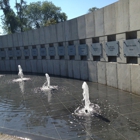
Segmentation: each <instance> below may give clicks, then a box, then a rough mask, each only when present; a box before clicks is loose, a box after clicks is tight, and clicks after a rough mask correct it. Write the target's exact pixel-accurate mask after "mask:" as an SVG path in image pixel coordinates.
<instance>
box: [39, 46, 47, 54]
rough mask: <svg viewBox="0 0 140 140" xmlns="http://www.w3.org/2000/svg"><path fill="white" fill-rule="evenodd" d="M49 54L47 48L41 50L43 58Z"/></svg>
mask: <svg viewBox="0 0 140 140" xmlns="http://www.w3.org/2000/svg"><path fill="white" fill-rule="evenodd" d="M46 54H47V52H46V48H40V55H41V56H46Z"/></svg>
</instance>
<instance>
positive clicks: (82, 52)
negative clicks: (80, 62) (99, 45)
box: [79, 44, 88, 56]
mask: <svg viewBox="0 0 140 140" xmlns="http://www.w3.org/2000/svg"><path fill="white" fill-rule="evenodd" d="M87 54H88V49H87V45H86V44H82V45H79V55H81V56H86V55H87Z"/></svg>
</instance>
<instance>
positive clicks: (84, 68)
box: [79, 61, 89, 81]
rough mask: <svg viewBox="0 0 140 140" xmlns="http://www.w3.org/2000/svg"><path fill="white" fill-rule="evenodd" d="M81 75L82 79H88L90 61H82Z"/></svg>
mask: <svg viewBox="0 0 140 140" xmlns="http://www.w3.org/2000/svg"><path fill="white" fill-rule="evenodd" d="M79 63H80V76H81V79H82V80H86V81H87V80H88V79H89V75H88V73H89V72H88V61H80V62H79Z"/></svg>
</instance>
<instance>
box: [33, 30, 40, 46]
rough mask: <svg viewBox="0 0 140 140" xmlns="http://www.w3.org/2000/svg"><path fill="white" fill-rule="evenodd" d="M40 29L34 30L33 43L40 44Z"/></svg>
mask: <svg viewBox="0 0 140 140" xmlns="http://www.w3.org/2000/svg"><path fill="white" fill-rule="evenodd" d="M39 30H40V29H35V30H33V36H34V38H33V39H34V42H33V45H38V44H40V41H39V40H40V39H39Z"/></svg>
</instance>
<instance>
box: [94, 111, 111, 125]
mask: <svg viewBox="0 0 140 140" xmlns="http://www.w3.org/2000/svg"><path fill="white" fill-rule="evenodd" d="M94 115H95V117H97V118H99V119H100V120H103V121H105V122H108V123H109V122H110V120H109V119H107V118H105V117H104V116H102V115H100V114H97V113H95V114H94Z"/></svg>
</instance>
